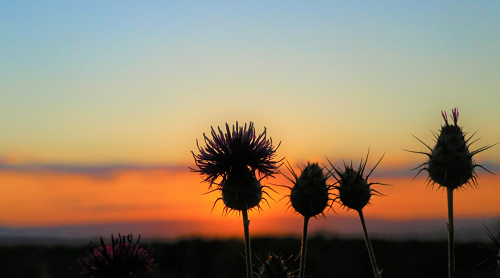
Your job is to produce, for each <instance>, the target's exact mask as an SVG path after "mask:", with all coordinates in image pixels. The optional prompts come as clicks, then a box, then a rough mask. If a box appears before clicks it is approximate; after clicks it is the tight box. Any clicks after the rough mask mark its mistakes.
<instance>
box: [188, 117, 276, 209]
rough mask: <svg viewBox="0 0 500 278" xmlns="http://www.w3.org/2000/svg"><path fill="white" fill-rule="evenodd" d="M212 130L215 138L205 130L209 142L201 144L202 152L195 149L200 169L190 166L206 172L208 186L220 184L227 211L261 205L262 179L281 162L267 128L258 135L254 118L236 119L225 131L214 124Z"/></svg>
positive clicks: (200, 171) (194, 155) (274, 170)
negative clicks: (239, 124) (203, 145)
mask: <svg viewBox="0 0 500 278" xmlns="http://www.w3.org/2000/svg"><path fill="white" fill-rule="evenodd" d="M211 134H212V139H209V138H208V137H207V136H206V135H205V134H203V137H204V140H205V144H206V146H205V147H200V146H199V145H198V150H199V154H195V153H194V152H192V154H193V158H194V161H195V163H196V166H197V169H193V168H191V170H192V171H193V172H198V173H200V174H201V175H202V176H204V177H205V179H204V181H205V182H208V183H209V184H210V185H209V188H211V187H212V185H214V184H216V185H217V188H216V189H215V190H220V191H222V198H219V199H221V200H222V201H223V202H224V204H225V206H226V207H225V210H226V211H227V210H236V211H242V210H247V209H251V208H254V207H256V206H257V207H258V206H259V203H260V201H261V199H262V192H263V191H262V186H261V185H260V180H261V179H262V178H264V177H267V176H273V175H274V174H275V173H277V171H278V167H279V163H280V161H275V160H274V158H275V157H276V149H277V147H276V148H275V147H274V146H273V144H272V139H267V137H266V129H265V128H264V132H263V133H261V134H260V135H258V136H257V135H256V134H255V128H254V125H253V123H252V122H250V124H249V125H248V126H247V125H246V124H245V125H244V126H243V127H241V126H238V122H236V126H233V127H232V130H231V129H230V128H229V125H228V124H226V132H225V133H224V132H223V131H222V130H221V128H220V127H219V128H218V132H216V131H215V129H214V128H213V127H212V132H211ZM278 147H279V146H278ZM257 177H259V178H257ZM219 199H218V200H219Z"/></svg>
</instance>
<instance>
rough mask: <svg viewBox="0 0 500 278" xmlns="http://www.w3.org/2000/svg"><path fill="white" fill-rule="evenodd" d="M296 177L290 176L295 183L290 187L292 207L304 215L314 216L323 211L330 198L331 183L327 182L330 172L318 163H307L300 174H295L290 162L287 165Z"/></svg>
mask: <svg viewBox="0 0 500 278" xmlns="http://www.w3.org/2000/svg"><path fill="white" fill-rule="evenodd" d="M286 167H287V168H288V170H289V171H290V173H291V174H292V175H293V178H294V179H290V178H288V177H287V178H288V179H289V180H290V181H291V182H292V183H293V184H294V185H293V187H291V188H290V187H288V188H290V189H291V192H290V203H291V205H292V208H293V209H294V210H295V211H296V212H298V213H300V214H301V215H302V216H304V217H308V218H309V217H314V216H316V215H318V214H321V213H323V211H324V210H325V208H326V207H327V206H328V201H329V200H330V196H329V190H330V187H331V186H330V185H328V184H327V183H326V181H327V180H328V174H325V173H323V169H322V168H321V167H320V166H319V165H318V164H317V163H309V162H308V163H307V166H306V167H304V169H302V172H301V173H300V176H297V174H295V172H294V170H293V169H292V167H291V166H290V164H288V165H286Z"/></svg>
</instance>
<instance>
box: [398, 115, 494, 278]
mask: <svg viewBox="0 0 500 278" xmlns="http://www.w3.org/2000/svg"><path fill="white" fill-rule="evenodd" d="M451 111H452V114H451V119H452V120H453V124H450V123H449V122H448V115H447V114H446V111H441V115H442V116H443V119H444V122H445V124H444V125H443V126H442V127H441V131H440V132H439V135H438V134H436V133H433V134H434V137H435V139H436V145H435V146H434V148H431V147H429V145H427V144H425V143H424V142H423V141H422V140H420V139H418V138H417V137H416V136H414V137H415V138H416V139H417V140H418V141H419V142H420V143H422V144H424V146H425V147H427V149H429V152H421V151H409V150H405V151H408V152H412V153H418V154H424V155H426V156H427V157H428V160H427V161H426V162H424V163H422V164H420V165H419V166H417V167H416V168H415V169H419V168H420V170H419V171H418V173H417V175H416V176H415V177H417V176H418V175H419V174H420V173H421V172H422V171H427V172H428V173H429V176H428V178H427V184H428V185H434V184H438V185H439V187H441V188H445V189H446V191H447V199H448V276H449V277H450V278H454V277H455V229H454V223H453V221H454V219H453V191H454V190H455V189H461V188H463V187H464V186H465V185H468V186H473V187H477V174H476V172H475V171H474V169H475V168H476V167H479V168H482V169H484V170H486V171H487V172H489V173H491V172H490V171H488V170H487V169H486V168H484V167H483V166H481V165H479V164H476V163H475V162H474V160H473V156H474V155H476V154H478V153H480V152H482V151H485V150H487V149H489V148H491V147H493V146H494V145H496V144H493V145H486V146H484V147H481V148H479V149H477V150H475V151H470V150H469V148H470V146H471V145H472V144H473V143H474V142H476V141H477V140H479V139H477V140H473V141H471V139H472V138H473V137H474V134H475V133H474V134H472V135H471V136H470V137H469V138H467V139H466V138H465V136H466V135H467V133H464V132H463V130H462V128H461V127H460V126H458V116H459V113H458V109H457V108H455V109H452V110H451Z"/></svg>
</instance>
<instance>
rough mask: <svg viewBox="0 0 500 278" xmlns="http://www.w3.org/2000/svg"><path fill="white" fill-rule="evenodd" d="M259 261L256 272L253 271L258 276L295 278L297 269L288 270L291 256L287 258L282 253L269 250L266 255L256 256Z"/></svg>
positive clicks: (264, 277) (262, 277)
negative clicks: (259, 264) (259, 265)
mask: <svg viewBox="0 0 500 278" xmlns="http://www.w3.org/2000/svg"><path fill="white" fill-rule="evenodd" d="M257 258H258V259H259V261H260V263H261V267H259V269H258V272H257V273H255V274H256V275H257V277H258V278H296V277H297V275H296V273H297V271H296V270H295V271H292V270H290V267H291V265H292V263H293V257H292V256H290V257H288V258H287V259H284V258H283V255H278V254H275V253H273V252H269V253H268V254H267V255H262V256H260V257H259V256H258V257H257Z"/></svg>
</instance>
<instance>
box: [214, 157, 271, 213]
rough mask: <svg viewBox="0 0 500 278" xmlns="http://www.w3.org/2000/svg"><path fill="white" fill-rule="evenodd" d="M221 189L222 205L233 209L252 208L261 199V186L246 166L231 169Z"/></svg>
mask: <svg viewBox="0 0 500 278" xmlns="http://www.w3.org/2000/svg"><path fill="white" fill-rule="evenodd" d="M221 190H222V201H223V202H224V205H226V207H228V208H231V209H233V210H240V211H241V210H244V209H250V208H253V207H255V206H258V205H259V203H260V200H261V199H262V186H261V185H260V183H259V181H258V180H257V179H256V178H255V176H254V175H253V174H252V172H250V170H249V169H248V168H246V167H244V168H234V169H232V170H231V171H230V172H229V174H228V175H227V179H226V180H225V181H224V183H223V185H222V189H221Z"/></svg>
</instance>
